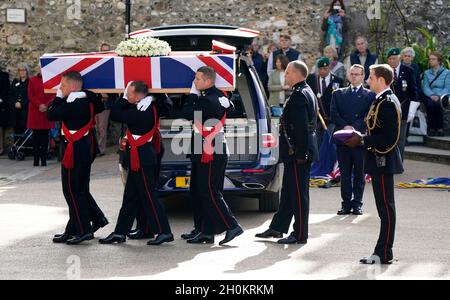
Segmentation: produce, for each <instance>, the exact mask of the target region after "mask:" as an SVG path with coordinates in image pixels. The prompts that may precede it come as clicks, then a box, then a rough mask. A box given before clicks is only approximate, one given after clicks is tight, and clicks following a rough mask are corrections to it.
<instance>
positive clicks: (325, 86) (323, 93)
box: [322, 78, 327, 95]
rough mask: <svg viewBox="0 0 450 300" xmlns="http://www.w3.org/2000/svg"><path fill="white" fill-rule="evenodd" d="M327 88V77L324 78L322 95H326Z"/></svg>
mask: <svg viewBox="0 0 450 300" xmlns="http://www.w3.org/2000/svg"><path fill="white" fill-rule="evenodd" d="M326 89H327V82H326V81H325V78H322V95H325V90H326Z"/></svg>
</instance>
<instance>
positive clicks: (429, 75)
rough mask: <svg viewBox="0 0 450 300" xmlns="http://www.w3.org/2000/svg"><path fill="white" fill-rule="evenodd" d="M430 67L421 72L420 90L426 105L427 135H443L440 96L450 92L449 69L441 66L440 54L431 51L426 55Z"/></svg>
mask: <svg viewBox="0 0 450 300" xmlns="http://www.w3.org/2000/svg"><path fill="white" fill-rule="evenodd" d="M428 62H429V65H430V69H428V70H426V71H425V72H424V74H423V80H422V91H423V93H424V95H425V101H424V102H425V105H426V107H427V118H428V135H430V136H436V135H437V136H444V120H443V118H444V116H443V110H442V106H441V103H440V98H441V96H443V95H445V94H449V93H450V71H449V70H448V69H446V68H444V67H443V66H442V54H440V53H439V52H431V53H430V55H429V56H428Z"/></svg>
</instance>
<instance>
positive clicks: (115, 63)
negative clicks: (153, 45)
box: [40, 52, 236, 93]
mask: <svg viewBox="0 0 450 300" xmlns="http://www.w3.org/2000/svg"><path fill="white" fill-rule="evenodd" d="M40 63H41V69H42V78H43V81H44V89H45V91H46V92H47V93H52V92H53V93H54V92H55V90H56V89H57V88H58V86H59V83H60V81H61V76H62V75H63V74H64V73H67V72H68V71H72V70H74V71H78V72H80V73H81V75H82V76H83V88H84V89H89V90H92V91H94V92H98V93H102V92H104V93H121V92H123V89H124V88H125V87H126V85H127V83H128V82H129V81H136V80H142V81H145V82H146V83H147V84H148V86H149V88H150V91H151V92H155V93H158V92H161V93H163V92H165V93H171V92H172V93H184V92H189V90H190V88H191V86H192V81H193V80H194V78H195V72H196V71H197V70H198V69H199V68H200V67H202V66H210V67H212V68H213V69H214V70H215V71H216V73H217V80H216V86H217V87H218V88H219V89H221V90H224V91H232V90H234V88H235V82H236V77H235V75H236V72H235V54H216V55H214V54H210V53H209V52H172V53H171V54H170V56H160V57H120V56H117V54H115V53H114V52H95V53H85V54H81V53H80V54H45V55H43V56H42V57H41V58H40Z"/></svg>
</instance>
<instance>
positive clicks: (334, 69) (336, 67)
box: [311, 46, 347, 81]
mask: <svg viewBox="0 0 450 300" xmlns="http://www.w3.org/2000/svg"><path fill="white" fill-rule="evenodd" d="M323 56H324V57H327V58H328V59H329V60H330V62H331V64H330V69H331V73H333V74H334V75H336V76H337V77H339V78H340V79H342V80H343V81H345V80H346V77H347V71H346V70H345V66H344V64H343V63H341V62H340V61H338V60H337V59H338V54H337V51H336V49H335V48H334V47H333V46H326V47H325V49H323ZM316 72H317V66H316V65H314V67H313V68H312V70H311V73H314V74H315V73H316Z"/></svg>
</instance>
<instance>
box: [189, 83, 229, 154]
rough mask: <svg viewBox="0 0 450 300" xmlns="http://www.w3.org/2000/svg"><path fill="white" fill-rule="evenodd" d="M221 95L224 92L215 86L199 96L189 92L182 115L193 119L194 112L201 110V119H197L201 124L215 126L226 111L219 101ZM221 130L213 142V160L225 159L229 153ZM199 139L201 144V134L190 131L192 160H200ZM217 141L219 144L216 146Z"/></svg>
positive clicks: (202, 139) (197, 112)
mask: <svg viewBox="0 0 450 300" xmlns="http://www.w3.org/2000/svg"><path fill="white" fill-rule="evenodd" d="M221 97H225V95H224V93H223V92H222V91H220V90H219V89H217V88H216V87H215V86H214V87H211V88H209V89H207V90H204V91H202V92H201V95H200V96H197V95H195V94H190V95H189V96H188V97H187V98H186V100H185V101H186V102H185V106H184V110H183V117H184V118H185V119H187V120H192V121H194V113H196V114H199V112H201V114H202V120H198V121H201V123H202V124H203V126H207V127H212V126H215V125H216V124H217V123H218V122H217V120H219V121H220V120H221V119H222V117H223V116H224V114H225V112H226V111H227V109H226V108H225V107H223V106H222V105H221V103H220V100H219V98H221ZM229 109H232V106H230V108H229ZM224 129H225V128H224ZM223 131H224V130H222V132H220V133H218V134H217V136H216V138H215V139H214V142H213V146H214V158H213V159H214V160H223V159H227V158H228V155H229V154H228V147H227V141H226V139H225V135H224V133H223ZM200 140H201V141H202V143H201V144H203V143H204V140H205V139H204V138H203V137H202V136H201V134H200V133H197V132H195V131H192V137H191V153H190V154H189V157H190V159H191V161H192V162H200V161H201V158H202V152H201V149H200V148H199V146H201V144H200V143H199V142H198V141H200ZM195 141H197V145H196V144H195ZM217 143H220V144H219V145H217V147H216V144H217ZM195 146H197V148H198V149H196V148H195Z"/></svg>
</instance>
